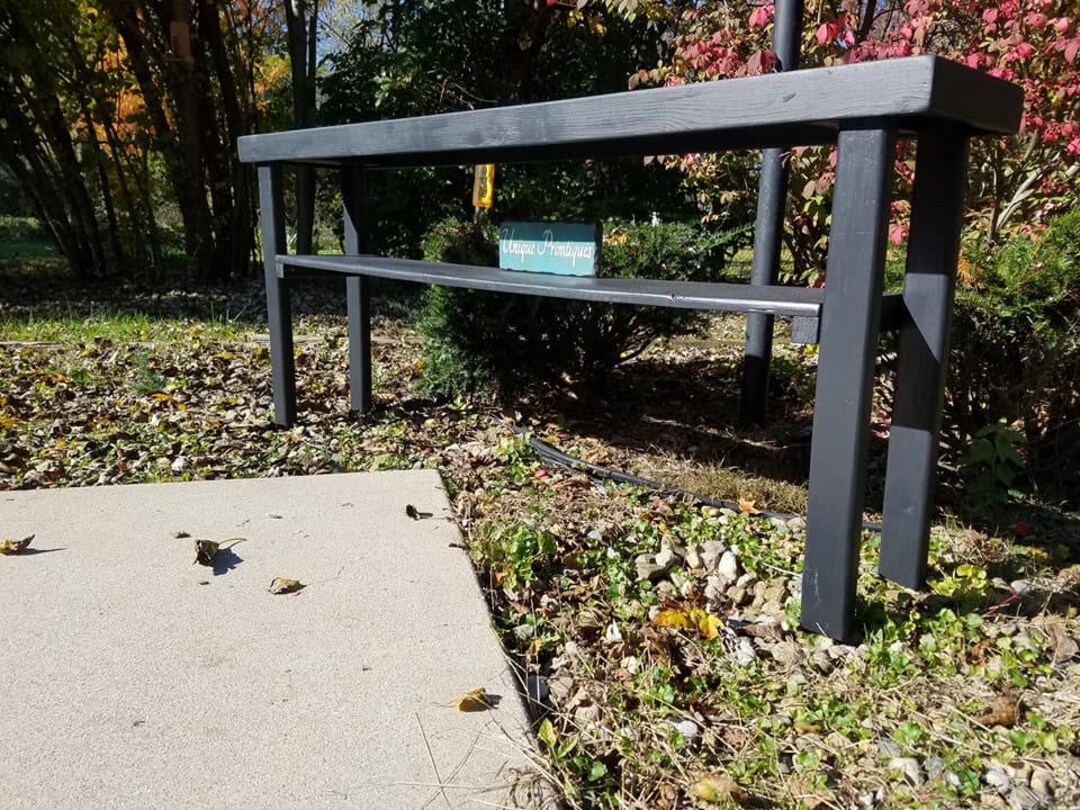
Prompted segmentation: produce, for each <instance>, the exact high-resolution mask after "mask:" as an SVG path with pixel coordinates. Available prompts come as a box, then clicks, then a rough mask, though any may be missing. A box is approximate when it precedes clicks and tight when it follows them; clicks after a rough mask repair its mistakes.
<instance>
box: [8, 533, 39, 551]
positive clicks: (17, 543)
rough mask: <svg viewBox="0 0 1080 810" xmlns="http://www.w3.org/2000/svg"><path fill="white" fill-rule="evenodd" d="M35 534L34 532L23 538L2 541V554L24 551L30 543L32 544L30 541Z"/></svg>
mask: <svg viewBox="0 0 1080 810" xmlns="http://www.w3.org/2000/svg"><path fill="white" fill-rule="evenodd" d="M35 536H36V535H33V534H32V535H30V536H29V537H24V538H23V539H22V540H2V541H0V554H5V555H11V554H18V553H19V552H20V551H23V550H24V549H25V548H26V547H27V546H28V545H30V541H31V540H33V539H34V537H35Z"/></svg>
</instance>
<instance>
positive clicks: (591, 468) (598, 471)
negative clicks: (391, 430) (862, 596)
mask: <svg viewBox="0 0 1080 810" xmlns="http://www.w3.org/2000/svg"><path fill="white" fill-rule="evenodd" d="M509 427H510V430H512V431H513V432H514V433H516V434H517V435H518V436H522V437H524V438H525V439H526V440H527V441H528V442H529V447H531V448H532V450H533V452H534V453H536V454H537V455H538V456H540V457H541V458H543V459H546V460H547V461H549V462H551V463H552V464H554V465H556V466H558V467H562V468H563V469H567V470H574V471H577V472H584V473H586V474H588V475H590V476H592V477H593V478H598V479H601V480H604V481H615V482H617V483H620V484H630V485H632V486H636V487H642V488H643V489H648V490H651V491H653V492H655V493H656V494H657V495H676V496H679V497H681V498H686V499H687V500H689V501H690V502H692V503H695V504H698V505H700V506H712V507H714V508H717V509H731V510H732V511H735V512H741V511H742V510H741V509H740V508H739V505H738V504H737V503H732V502H731V501H723V500H718V499H716V498H709V497H706V496H705V495H700V494H698V493H696V492H690V491H689V490H686V489H682V488H680V487H673V486H670V485H668V484H661V483H659V482H658V481H650V480H649V479H647V478H641V477H640V476H637V475H634V474H632V473H628V472H623V471H622V470H615V469H612V468H611V467H605V466H603V465H601V464H593V463H592V462H590V461H585V460H584V459H580V458H577V457H576V456H571V455H569V454H567V453H564V452H563V451H562V450H559V449H558V448H557V447H553V446H552V445H550V444H548V443H547V442H545V441H543V440H542V439H538V438H536V437H535V436H534V435H532V433H531V432H530V431H528V430H526V429H525V428H522V427H518V426H517V425H510V426H509ZM755 514H756V515H758V516H761V517H767V518H774V519H777V520H785V521H787V520H793V519H794V518H797V517H804V516H803V515H796V514H794V513H792V512H773V511H771V510H769V509H762V510H760V511H758V512H757V513H755ZM862 527H863V528H864V529H866V530H867V531H871V532H879V533H880V532H881V524H880V523H874V522H872V521H869V520H865V521H863V524H862Z"/></svg>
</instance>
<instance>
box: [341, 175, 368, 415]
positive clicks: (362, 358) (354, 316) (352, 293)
mask: <svg viewBox="0 0 1080 810" xmlns="http://www.w3.org/2000/svg"><path fill="white" fill-rule="evenodd" d="M341 196H342V199H343V200H344V209H345V210H344V217H345V253H346V254H347V255H353V256H355V255H357V254H360V253H366V252H367V251H368V250H369V248H368V211H367V202H368V201H367V173H366V171H365V170H364V168H363V167H362V166H346V167H344V168H343V169H342V170H341ZM345 305H346V308H347V310H348V313H349V407H350V408H351V409H352V410H354V411H361V412H362V411H366V410H369V409H370V408H371V405H372V401H371V294H370V291H369V290H368V279H367V277H366V276H346V277H345Z"/></svg>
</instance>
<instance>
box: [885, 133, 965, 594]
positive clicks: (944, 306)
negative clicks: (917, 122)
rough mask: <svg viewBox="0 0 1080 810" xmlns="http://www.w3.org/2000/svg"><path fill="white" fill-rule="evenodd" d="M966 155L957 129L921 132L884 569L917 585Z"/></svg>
mask: <svg viewBox="0 0 1080 810" xmlns="http://www.w3.org/2000/svg"><path fill="white" fill-rule="evenodd" d="M966 157H967V140H966V138H964V137H963V135H962V134H960V133H957V132H956V131H955V130H952V129H948V128H945V127H940V128H937V129H934V130H930V131H926V132H924V133H922V134H921V135H920V138H919V147H918V155H917V157H916V163H915V193H914V197H913V201H912V214H911V235H910V237H909V239H908V253H907V269H906V275H905V278H904V304H905V306H906V308H907V311H908V319H907V322H906V323H905V324H904V327H903V329H902V330H901V332H900V352H899V360H898V363H897V370H896V399H895V403H894V404H893V416H892V430H891V433H890V435H889V457H888V466H887V469H886V476H885V511H884V524H883V526H882V535H881V562H880V564H879V567H878V570H879V572H880V573H881V575H882V576H885V577H888V578H889V579H891V580H893V581H895V582H898V583H900V584H901V585H905V586H907V587H909V588H920V587H922V585H923V583H924V580H925V579H926V556H927V547H928V544H929V536H930V513H931V509H932V505H933V490H934V479H935V476H934V468H935V466H936V465H937V457H938V439H939V434H940V432H941V409H942V403H943V401H944V393H945V370H946V365H947V362H948V354H949V328H950V320H951V315H952V305H953V293H954V290H955V286H956V263H957V259H958V255H959V245H960V224H961V217H962V214H963V186H964V173H965V167H966V162H967V161H966Z"/></svg>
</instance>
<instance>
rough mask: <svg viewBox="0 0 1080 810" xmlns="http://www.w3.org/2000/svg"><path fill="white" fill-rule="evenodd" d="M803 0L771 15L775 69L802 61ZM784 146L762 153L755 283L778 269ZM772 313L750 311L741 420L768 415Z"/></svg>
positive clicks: (772, 278) (785, 3)
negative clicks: (766, 411) (759, 313)
mask: <svg viewBox="0 0 1080 810" xmlns="http://www.w3.org/2000/svg"><path fill="white" fill-rule="evenodd" d="M802 15H803V2H802V0H778V1H777V3H776V16H775V18H774V20H773V50H774V51H775V52H776V57H777V62H778V64H777V70H780V71H787V70H796V69H798V66H799V28H800V26H799V23H800V22H801V21H802ZM783 153H784V150H783V149H779V148H772V149H766V150H764V151H763V152H762V153H761V175H760V177H759V178H758V205H757V220H756V222H755V224H754V263H753V267H752V269H751V271H750V283H751V284H752V285H754V286H767V285H770V284H775V283H776V280H777V277H778V276H779V274H780V239H781V235H782V233H783V227H784V202H785V199H786V197H787V184H788V172H787V167H786V166H785V165H784V160H783ZM773 320H774V318H773V316H772V315H748V316H747V318H746V350H745V356H744V361H743V389H742V412H741V413H742V420H743V422H745V423H749V424H761V423H762V422H764V421H765V409H766V404H767V402H768V396H769V362H770V361H771V360H772V332H773Z"/></svg>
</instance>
